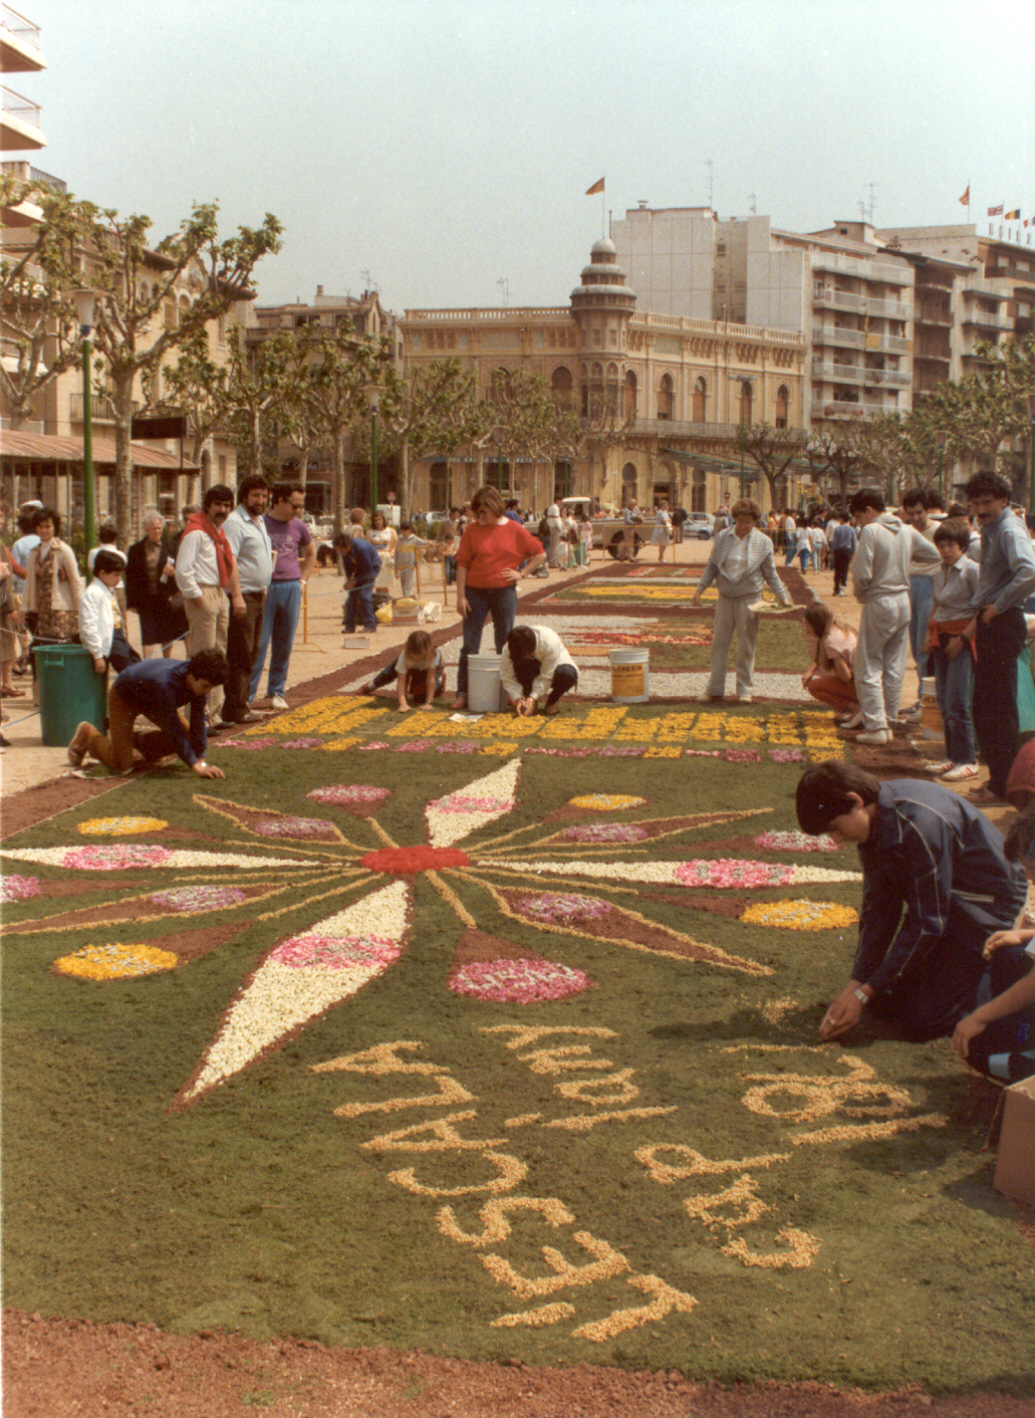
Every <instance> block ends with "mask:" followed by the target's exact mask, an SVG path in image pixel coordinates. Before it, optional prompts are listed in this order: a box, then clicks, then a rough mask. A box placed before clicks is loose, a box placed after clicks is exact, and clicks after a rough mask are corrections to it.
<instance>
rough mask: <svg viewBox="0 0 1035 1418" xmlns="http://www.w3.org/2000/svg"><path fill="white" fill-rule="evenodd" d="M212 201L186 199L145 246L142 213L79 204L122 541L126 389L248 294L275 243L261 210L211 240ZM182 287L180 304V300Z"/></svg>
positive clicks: (127, 469) (127, 522) (128, 513)
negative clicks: (185, 208) (110, 416)
mask: <svg viewBox="0 0 1035 1418" xmlns="http://www.w3.org/2000/svg"><path fill="white" fill-rule="evenodd" d="M217 210H218V208H217V204H216V203H214V202H213V203H208V204H202V205H195V207H194V209H193V211H192V213H191V215H190V217H188V218H186V219H185V220H184V221H183V222H181V224H180V227H179V229H178V230H177V231H176V232H174V233H173V234H172V235H170V236H167V237H165V238H164V239H163V240H162V241H160V242H159V243H158V245H157V246H156V247H154V248H153V249H152V248H151V247H149V246H148V243H147V234H148V232H149V230H150V228H151V220H150V218H149V217H145V216H128V217H120V216H119V214H118V213H117V212H115V211H113V210H104V211H102V210H99V209H98V208H96V207H93V206H92V205H90V204H84V207H83V213H84V223H83V226H82V236H83V240H84V244H85V248H86V260H87V264H88V269H89V280H90V283H91V285H94V286H96V287H97V288H98V290H99V292H100V297H99V300H98V305H97V328H96V332H95V343H96V348H97V351H98V353H99V354H100V355H101V356H102V357H103V360H104V365H105V370H106V375H107V378H108V380H109V382H110V388H111V400H112V404H113V407H114V412H115V518H116V523H117V525H118V528H119V533H120V535H121V536H122V537H123V538H124V539H127V540H128V539H129V536H130V533H131V519H132V477H133V452H132V447H131V437H132V432H131V430H132V421H133V414H134V411H135V409H134V393H135V386H136V383H137V380H138V379H139V378H143V377H144V376H145V375H146V376H148V377H149V378H151V379H153V378H154V371H155V370H156V369H157V367H158V366H159V364H161V363H162V361H163V360H164V358H165V356H166V355H167V354H168V353H169V352H170V351H172V350H174V349H176V348H177V347H180V346H182V345H184V343H185V342H186V341H188V340H189V339H190V338H191V337H192V336H194V335H195V334H196V333H197V332H198V331H199V330H203V329H204V328H205V327H206V325H207V324H208V323H209V321H211V320H215V319H217V318H218V317H220V316H222V315H225V314H226V313H227V311H229V309H230V308H231V306H232V305H233V304H234V303H235V302H236V301H239V300H242V299H245V298H247V297H249V296H250V294H251V292H250V289H249V281H250V280H251V276H252V273H253V271H254V269H255V266H256V264H257V263H258V261H259V260H261V258H262V257H263V256H265V255H268V254H271V253H274V252H276V251H278V250H279V249H280V238H281V225H280V223H279V222H278V221H277V219H276V217H273V216H270V215H269V214H268V213H267V215H266V218H265V220H264V222H263V224H262V226H261V227H258V228H249V227H239V228H238V233H237V235H236V236H233V237H227V238H224V239H223V240H220V239H219V236H218V231H217V224H216V214H217ZM185 291H189V292H190V295H191V297H192V298H191V300H190V303H189V304H188V305H187V306H186V307H185V308H181V307H180V297H181V295H182V294H184V292H185Z"/></svg>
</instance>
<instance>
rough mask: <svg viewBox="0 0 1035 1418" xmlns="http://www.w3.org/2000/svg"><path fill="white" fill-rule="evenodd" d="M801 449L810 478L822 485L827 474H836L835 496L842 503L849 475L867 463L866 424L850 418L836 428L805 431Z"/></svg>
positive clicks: (859, 470)
mask: <svg viewBox="0 0 1035 1418" xmlns="http://www.w3.org/2000/svg"><path fill="white" fill-rule="evenodd" d="M804 452H805V458H806V461H807V462H808V464H809V467H810V468H811V470H812V477H813V480H814V481H815V482H818V483H819V484H820V485H821V486H822V484H823V480H824V478H826V477H827V475H828V474H829V475H830V476H831V477H833V478H836V480H837V500H838V502H839V503H841V504H844V503H845V502H847V500H848V484H849V482H850V481H851V479H852V478H853V477H858V476H860V475H861V474H862V473H863V472H864V471H865V469H866V468H867V466H870V447H869V442H868V435H867V429H866V424H865V423H864V422H863V421H862V420H861V419H860V420H858V421H856V420H853V421H852V422H850V423H849V422H846V423H844V424H841V425H839V426H838V428H837V429H836V431H830V430H826V429H823V430H816V431H815V432H812V433H809V434H808V435H807V436H806V439H805V449H804Z"/></svg>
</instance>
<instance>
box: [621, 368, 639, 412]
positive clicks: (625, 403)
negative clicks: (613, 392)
mask: <svg viewBox="0 0 1035 1418" xmlns="http://www.w3.org/2000/svg"><path fill="white" fill-rule="evenodd" d="M622 412H623V413H624V415H625V417H626V418H627V419H631V418H635V417H636V375H635V374H634V373H633V372H632V370H631V369H630V370H628V371H627V372H626V376H625V397H624V399H623V400H622Z"/></svg>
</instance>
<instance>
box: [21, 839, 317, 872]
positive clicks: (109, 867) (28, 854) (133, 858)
mask: <svg viewBox="0 0 1035 1418" xmlns="http://www.w3.org/2000/svg"><path fill="white" fill-rule="evenodd" d="M0 856H3V857H8V858H10V859H11V860H12V861H16V862H36V863H37V864H38V865H39V866H45V867H65V868H66V869H68V870H76V869H78V870H80V871H133V870H139V869H140V868H141V867H147V869H148V870H151V869H152V868H154V867H163V868H169V869H170V870H171V869H173V868H180V869H183V868H190V867H196V868H198V869H199V870H205V869H209V868H211V869H217V868H223V867H232V868H234V869H243V870H245V871H259V870H260V869H261V870H263V871H266V870H268V869H269V868H270V867H315V866H319V865H320V863H319V862H315V861H305V860H303V859H302V858H301V857H250V856H247V855H246V854H245V853H243V852H195V851H181V850H179V849H177V848H173V847H157V846H146V845H144V844H143V843H138V842H125V843H115V844H111V845H106V846H103V847H102V846H92V845H91V846H80V845H76V846H74V847H15V848H9V847H0Z"/></svg>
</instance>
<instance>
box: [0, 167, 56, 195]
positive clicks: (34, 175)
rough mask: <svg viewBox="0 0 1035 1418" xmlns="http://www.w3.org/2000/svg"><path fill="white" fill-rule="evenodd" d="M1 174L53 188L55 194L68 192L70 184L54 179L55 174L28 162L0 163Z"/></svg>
mask: <svg viewBox="0 0 1035 1418" xmlns="http://www.w3.org/2000/svg"><path fill="white" fill-rule="evenodd" d="M0 172H2V173H4V174H5V175H6V176H7V177H17V178H18V179H19V180H20V181H22V182H35V183H36V184H37V185H39V186H41V187H51V188H53V190H54V191H55V192H67V191H68V183H67V182H65V181H64V179H63V178H60V177H54V176H53V174H51V173H49V172H44V171H43V170H42V168H38V167H33V165H32V164H31V163H28V162H0Z"/></svg>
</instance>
